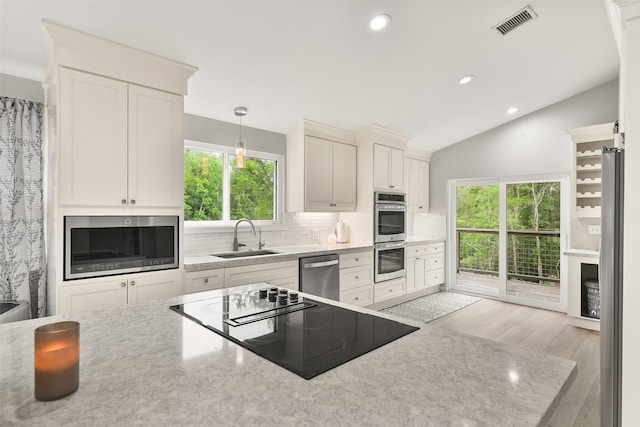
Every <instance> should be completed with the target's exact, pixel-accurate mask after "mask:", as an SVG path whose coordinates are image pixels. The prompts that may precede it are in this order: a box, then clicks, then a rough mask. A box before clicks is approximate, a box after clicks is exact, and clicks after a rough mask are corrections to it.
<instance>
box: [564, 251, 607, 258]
mask: <svg viewBox="0 0 640 427" xmlns="http://www.w3.org/2000/svg"><path fill="white" fill-rule="evenodd" d="M563 254H564V255H572V256H581V257H597V256H600V251H593V250H590V249H567V250H566V251H564V252H563Z"/></svg>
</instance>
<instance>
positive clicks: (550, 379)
mask: <svg viewBox="0 0 640 427" xmlns="http://www.w3.org/2000/svg"><path fill="white" fill-rule="evenodd" d="M256 287H260V285H250V286H243V287H239V288H230V289H224V290H217V291H209V292H203V293H198V294H191V295H187V296H184V297H180V298H173V299H170V300H164V301H155V302H151V303H147V304H141V305H136V306H131V307H124V308H117V309H110V310H103V311H99V312H93V313H86V314H83V315H77V316H71V317H66V318H65V319H71V320H77V321H79V322H80V345H81V353H80V387H79V389H78V390H77V391H76V392H75V393H74V394H72V395H70V396H67V397H65V398H63V399H60V400H57V401H52V402H39V401H36V400H35V399H34V395H33V392H34V391H33V381H34V374H33V330H34V329H35V328H36V327H37V326H39V325H42V324H46V323H50V322H53V321H57V320H60V319H59V318H44V319H35V320H29V321H23V322H16V323H12V324H7V325H2V326H1V327H0V336H1V337H2V342H1V343H0V360H1V364H0V425H3V426H7V425H38V426H47V425H51V426H54V425H55V426H59V425H65V426H68V425H79V426H80V425H82V426H85V425H92V426H94V425H227V424H228V425H263V426H264V425H266V426H272V425H273V426H275V425H278V426H281V425H419V426H442V425H460V426H466V425H468V426H483V425H487V426H500V425H509V426H534V425H539V424H541V423H544V421H545V420H546V419H547V417H548V416H549V413H550V412H551V411H552V410H553V407H554V404H555V403H556V402H557V401H558V400H559V398H560V397H561V396H562V394H563V393H564V391H565V390H566V388H567V386H568V385H570V383H571V381H572V380H573V376H574V375H575V369H576V367H575V362H573V361H570V360H565V359H560V358H556V357H553V356H549V355H545V354H541V353H532V352H527V351H523V350H520V349H517V348H513V347H510V346H507V345H503V344H500V343H496V342H493V341H489V340H485V339H482V338H477V337H471V336H467V335H463V334H459V333H455V332H452V331H448V330H444V329H441V328H438V327H435V326H431V325H428V324H427V325H424V324H415V325H416V326H420V329H419V330H418V331H416V332H413V333H411V334H409V335H407V336H404V337H402V338H400V339H398V340H396V341H393V342H391V343H389V344H387V345H385V346H383V347H381V348H378V349H376V350H373V351H371V352H369V353H367V354H365V355H363V356H360V357H358V358H356V359H354V360H351V361H349V362H347V363H345V364H343V365H340V366H338V367H336V368H334V369H331V370H330V371H327V372H325V373H323V374H321V375H319V376H317V377H315V378H312V379H311V380H305V379H303V378H301V377H299V376H297V375H295V374H293V373H291V372H289V371H287V370H286V369H284V368H281V367H280V366H278V365H276V364H274V363H272V362H269V361H268V360H266V359H264V358H262V357H260V356H258V355H255V354H253V353H251V352H249V351H247V350H245V349H243V348H242V347H240V346H238V345H236V344H234V343H233V342H231V341H229V340H227V339H225V338H223V337H221V336H219V335H217V334H215V333H213V332H211V331H209V330H208V329H206V328H204V327H202V326H200V325H198V324H196V323H194V322H193V321H191V320H189V319H187V318H185V317H182V316H180V315H179V314H177V313H175V312H173V311H171V310H170V309H169V306H170V305H172V304H176V303H181V302H190V301H198V300H202V299H205V298H211V297H216V296H221V295H225V294H229V293H235V292H239V291H242V290H249V289H255V288H256ZM301 295H304V294H301ZM312 298H317V297H312ZM334 304H337V305H340V304H339V303H335V302H334ZM349 308H354V307H349ZM354 309H355V308H354ZM356 310H358V311H363V312H370V311H368V310H365V309H356ZM376 314H379V313H376ZM380 315H381V314H380ZM381 316H382V315H381ZM383 317H389V318H392V317H390V316H383ZM405 323H410V322H406V321H405Z"/></svg>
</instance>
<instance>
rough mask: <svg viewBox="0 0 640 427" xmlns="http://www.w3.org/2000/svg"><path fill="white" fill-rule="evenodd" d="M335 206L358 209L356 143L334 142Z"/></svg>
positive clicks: (346, 209) (343, 209)
mask: <svg viewBox="0 0 640 427" xmlns="http://www.w3.org/2000/svg"><path fill="white" fill-rule="evenodd" d="M332 154H333V157H332V159H333V173H332V188H333V192H332V194H333V200H332V201H333V206H334V207H335V208H338V210H340V211H353V210H355V209H356V163H357V149H356V146H355V145H349V144H342V143H340V142H334V143H333V153H332Z"/></svg>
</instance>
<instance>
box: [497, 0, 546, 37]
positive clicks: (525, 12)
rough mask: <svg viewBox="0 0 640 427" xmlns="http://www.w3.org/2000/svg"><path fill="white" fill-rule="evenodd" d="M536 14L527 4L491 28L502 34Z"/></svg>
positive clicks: (529, 19) (534, 16)
mask: <svg viewBox="0 0 640 427" xmlns="http://www.w3.org/2000/svg"><path fill="white" fill-rule="evenodd" d="M537 16H538V15H536V13H535V12H534V11H533V9H531V6H527V7H525V8H524V9H522V10H521V11H520V12H518V13H516V14H515V15H513V16H511V17H510V18H507V19H505V20H504V21H502V22H501V23H499V24H498V25H496V26H495V27H493V28H495V29H496V30H498V32H499V33H500V34H502V35H503V36H504V35H505V34H507V33H508V32H509V31H512V30H515V29H516V28H518V27H519V26H520V25H522V24H524V23H525V22H527V21H531V20H532V19H534V18H536V17H537Z"/></svg>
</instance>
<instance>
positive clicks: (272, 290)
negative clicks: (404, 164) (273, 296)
mask: <svg viewBox="0 0 640 427" xmlns="http://www.w3.org/2000/svg"><path fill="white" fill-rule="evenodd" d="M269 292H278V288H271V289H269Z"/></svg>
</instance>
